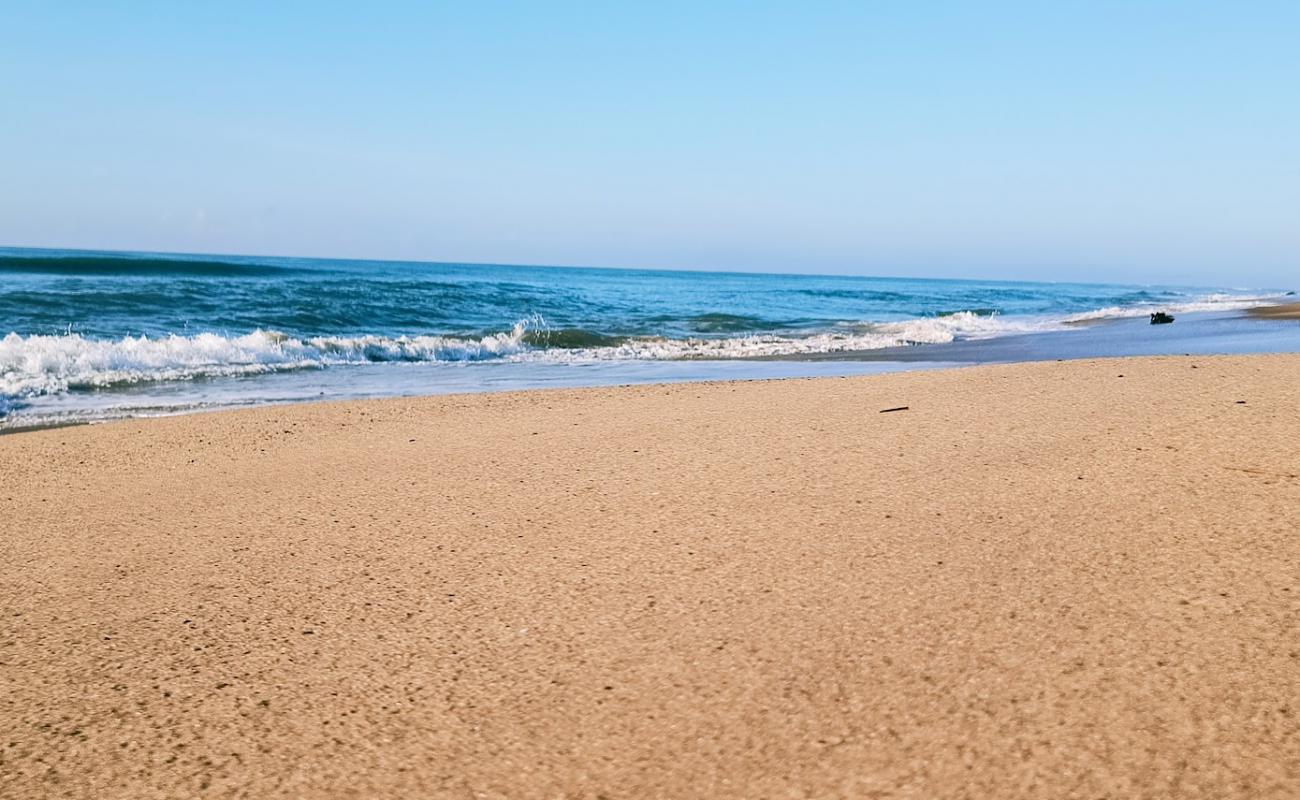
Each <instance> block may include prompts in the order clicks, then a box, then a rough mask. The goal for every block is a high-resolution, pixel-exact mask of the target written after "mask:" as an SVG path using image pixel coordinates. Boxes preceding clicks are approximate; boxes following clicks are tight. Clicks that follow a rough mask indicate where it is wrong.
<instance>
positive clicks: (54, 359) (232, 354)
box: [0, 294, 1280, 416]
mask: <svg viewBox="0 0 1300 800" xmlns="http://www.w3.org/2000/svg"><path fill="white" fill-rule="evenodd" d="M1279 299H1280V298H1279V297H1277V296H1243V295H1227V294H1222V295H1208V296H1205V297H1200V298H1194V299H1189V300H1188V301H1186V302H1182V303H1174V304H1157V303H1151V304H1143V305H1134V306H1123V307H1111V308H1102V309H1097V310H1095V311H1089V312H1086V313H1082V314H1073V315H1064V316H1056V317H1005V316H1000V315H996V314H992V315H989V314H976V313H973V312H969V311H963V312H959V313H955V314H950V315H946V316H939V317H923V318H916V319H910V320H904V321H896V322H846V323H842V324H840V325H839V326H837V327H836V328H835V329H833V330H829V331H822V332H818V333H813V334H809V335H791V334H783V335H778V334H753V335H742V336H732V337H727V338H704V337H700V338H684V339H668V338H659V337H643V338H632V339H627V340H624V341H622V342H620V343H618V344H614V345H611V346H602V347H587V348H572V349H564V348H534V347H532V346H530V345H529V344H528V343H527V341H526V336H525V335H526V334H527V333H528V332H529V331H530V330H537V329H544V324H543V323H542V321H541V320H540V319H537V318H531V319H528V320H524V321H521V322H519V323H518V324H516V325H515V326H514V327H513V328H512V329H511V330H510V331H506V332H502V333H497V334H492V335H488V336H483V337H481V338H466V337H454V336H395V337H394V336H378V335H373V336H326V337H315V338H305V339H300V338H295V337H291V336H288V335H285V334H283V333H278V332H275V331H263V330H258V331H254V332H252V333H249V334H246V335H243V336H233V337H231V336H222V335H218V334H215V333H202V334H197V335H193V336H176V335H170V336H162V337H148V336H127V337H124V338H121V339H112V340H100V339H89V338H85V337H82V336H81V335H79V334H76V333H70V334H66V335H61V336H46V335H32V336H20V335H18V334H16V333H11V334H9V335H8V336H5V337H4V338H3V339H0V416H3V415H4V414H5V413H6V412H7V411H8V410H10V409H12V407H13V404H14V402H15V401H17V400H21V399H22V398H29V397H34V396H38V395H49V394H59V393H63V392H67V391H69V390H73V389H93V388H102V387H109V386H115V385H123V384H131V383H139V382H144V381H181V380H191V379H196V378H205V377H222V376H239V375H253V374H260V373H268V372H280V371H288V370H300V369H319V368H323V367H330V366H336V365H346V364H363V363H373V362H448V361H479V360H507V361H558V362H566V363H575V362H598V361H613V360H671V359H692V358H694V359H709V358H753V357H764V356H800V355H809V354H815V353H835V352H850V351H855V350H877V349H881V348H885V347H897V346H904V345H913V344H938V343H944V342H951V341H954V340H956V339H984V338H992V337H996V336H1005V335H1009V334H1016V333H1033V332H1040V331H1052V330H1069V329H1071V326H1070V324H1069V323H1075V322H1082V321H1088V320H1099V319H1105V318H1115V317H1134V316H1144V315H1146V314H1148V313H1150V312H1151V311H1154V310H1164V311H1169V312H1171V313H1182V312H1194V311H1223V310H1232V309H1242V308H1248V307H1251V306H1256V305H1260V304H1261V303H1266V302H1276V301H1278V300H1279Z"/></svg>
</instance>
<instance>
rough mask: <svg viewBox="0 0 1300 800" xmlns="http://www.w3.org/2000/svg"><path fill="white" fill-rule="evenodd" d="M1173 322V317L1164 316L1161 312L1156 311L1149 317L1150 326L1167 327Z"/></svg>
mask: <svg viewBox="0 0 1300 800" xmlns="http://www.w3.org/2000/svg"><path fill="white" fill-rule="evenodd" d="M1173 321H1174V318H1173V316H1172V315H1170V314H1166V313H1165V312H1163V311H1157V312H1156V313H1154V314H1152V315H1151V324H1152V325H1168V324H1169V323H1171V322H1173Z"/></svg>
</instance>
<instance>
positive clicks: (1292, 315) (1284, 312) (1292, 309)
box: [1247, 303, 1300, 319]
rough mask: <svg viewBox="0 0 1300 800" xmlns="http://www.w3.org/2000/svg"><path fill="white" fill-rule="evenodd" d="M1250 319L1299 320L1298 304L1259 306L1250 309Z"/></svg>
mask: <svg viewBox="0 0 1300 800" xmlns="http://www.w3.org/2000/svg"><path fill="white" fill-rule="evenodd" d="M1247 313H1249V314H1250V315H1251V316H1252V317H1263V318H1264V319H1300V303H1283V304H1281V305H1276V306H1259V307H1257V308H1252V309H1250V310H1249V311H1248V312H1247Z"/></svg>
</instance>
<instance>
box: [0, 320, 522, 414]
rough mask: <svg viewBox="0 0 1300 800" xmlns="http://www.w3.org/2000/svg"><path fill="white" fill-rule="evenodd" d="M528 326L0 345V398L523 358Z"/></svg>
mask: <svg viewBox="0 0 1300 800" xmlns="http://www.w3.org/2000/svg"><path fill="white" fill-rule="evenodd" d="M526 329H527V323H524V322H521V323H519V324H517V325H515V327H514V328H513V329H512V330H511V331H509V332H506V333H498V334H493V335H490V336H485V337H482V338H480V339H465V338H457V337H451V336H399V337H389V336H351V337H349V336H325V337H316V338H310V339H295V338H293V337H290V336H286V335H284V334H282V333H277V332H275V331H262V330H258V331H253V332H252V333H249V334H246V335H244V336H236V337H227V336H221V335H218V334H215V333H201V334H197V335H195V336H176V335H171V336H163V337H152V338H151V337H148V336H127V337H124V338H121V339H112V340H99V339H87V338H84V337H82V336H81V335H79V334H75V333H73V334H67V335H63V336H41V335H35V336H19V335H18V334H16V333H11V334H9V335H8V336H6V337H4V338H3V339H0V397H8V398H19V397H31V396H34V395H41V394H55V393H59V392H64V391H67V390H69V389H91V388H100V387H106V386H113V385H120V384H129V383H138V382H141V381H173V380H188V379H193V378H203V377H219V376H234V375H253V374H258V373H266V372H278V371H284V370H293V369H313V368H320V367H327V366H332V365H339V364H360V363H367V362H374V361H472V360H481V359H486V358H500V357H502V356H507V355H510V354H514V353H520V352H523V351H524V350H525V349H526V346H525V345H524V344H523V335H524V332H525V330H526Z"/></svg>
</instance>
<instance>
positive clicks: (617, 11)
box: [0, 0, 1300, 286]
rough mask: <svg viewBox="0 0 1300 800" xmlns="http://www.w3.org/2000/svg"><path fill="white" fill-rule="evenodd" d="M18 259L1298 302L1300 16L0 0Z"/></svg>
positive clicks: (1270, 7)
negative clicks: (1028, 282) (1145, 285)
mask: <svg viewBox="0 0 1300 800" xmlns="http://www.w3.org/2000/svg"><path fill="white" fill-rule="evenodd" d="M0 244H4V245H27V246H55V247H92V248H115V249H149V250H173V251H189V252H228V253H229V252H235V253H261V254H282V255H315V256H339V257H371V258H409V259H420V260H437V261H491V262H510V263H531V264H592V265H605V266H630V267H631V266H635V267H672V268H678V267H680V268H701V269H704V268H716V269H735V270H760V271H785V272H801V271H807V272H832V273H834V272H846V273H859V274H892V275H929V276H952V277H1011V278H1039V279H1044V280H1064V279H1096V280H1125V281H1142V282H1146V281H1150V282H1178V283H1201V284H1214V285H1242V286H1245V285H1270V286H1284V285H1290V284H1294V283H1297V282H1300V3H1296V2H1223V1H1222V0H1221V1H1220V2H1193V1H1187V2H1172V1H1171V2H1037V1H1035V2H1029V1H1026V2H1001V3H998V2H960V3H959V2H901V1H900V2H875V3H873V2H857V3H788V4H762V3H713V4H708V5H707V7H705V4H701V3H695V2H686V3H653V4H650V3H647V4H645V5H643V6H640V7H632V6H630V5H622V4H595V3H593V4H576V3H528V4H525V3H493V2H465V3H457V4H445V5H443V4H437V3H420V2H410V3H401V2H389V3H384V2H369V3H348V4H342V3H327V2H278V3H260V2H259V3H252V2H250V3H243V2H221V3H217V2H211V3H198V2H194V3H189V2H185V3H177V2H156V3H155V2H125V1H124V2H71V1H65V2H11V1H10V0H0Z"/></svg>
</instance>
